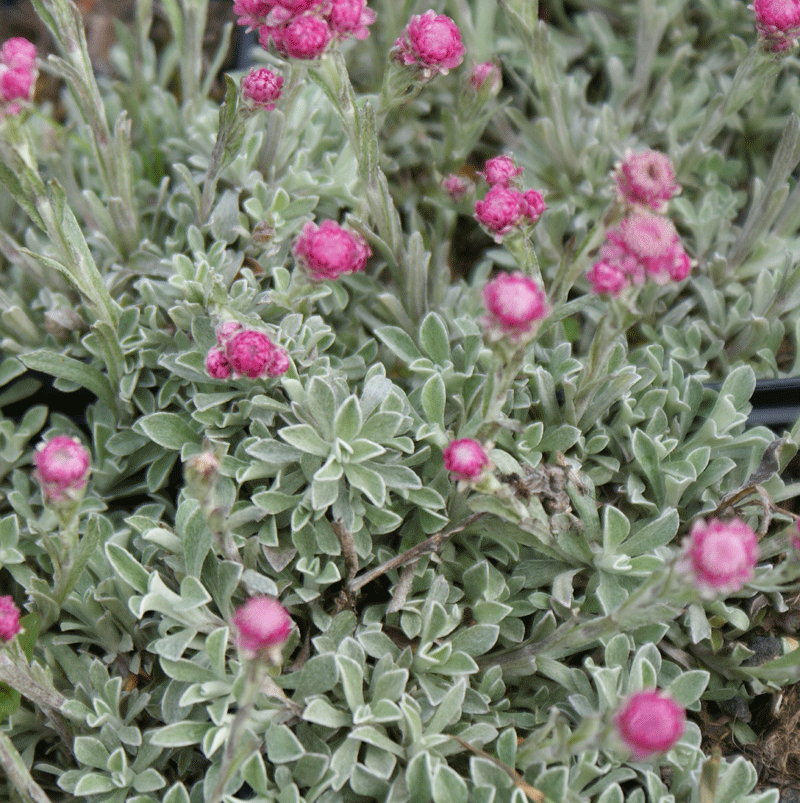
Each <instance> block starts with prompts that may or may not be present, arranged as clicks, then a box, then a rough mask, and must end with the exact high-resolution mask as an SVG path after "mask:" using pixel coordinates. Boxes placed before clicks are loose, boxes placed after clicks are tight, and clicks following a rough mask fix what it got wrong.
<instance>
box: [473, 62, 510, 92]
mask: <svg viewBox="0 0 800 803" xmlns="http://www.w3.org/2000/svg"><path fill="white" fill-rule="evenodd" d="M469 83H470V86H472V88H473V89H474V90H475V91H476V92H480V91H481V89H483V88H484V87H485V86H488V87H489V95H490V96H494V95H496V94H497V93H498V92H499V91H500V87H501V86H502V85H503V78H502V76H501V74H500V68H499V67H498V66H497V65H496V64H495V63H494V62H493V61H484V62H482V63H481V64H476V65H475V66H474V67H473V68H472V73H471V74H470V76H469Z"/></svg>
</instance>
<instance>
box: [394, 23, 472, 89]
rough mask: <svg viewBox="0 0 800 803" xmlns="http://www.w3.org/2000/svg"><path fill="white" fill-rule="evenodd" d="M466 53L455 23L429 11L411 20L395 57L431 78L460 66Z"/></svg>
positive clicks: (395, 46)
mask: <svg viewBox="0 0 800 803" xmlns="http://www.w3.org/2000/svg"><path fill="white" fill-rule="evenodd" d="M466 52H467V51H466V48H465V47H464V43H463V42H462V41H461V31H460V30H459V28H458V26H457V25H456V24H455V22H453V20H451V19H450V17H446V16H445V15H444V14H436V12H435V11H426V12H425V13H424V14H416V15H414V16H413V17H412V18H411V20H410V21H409V23H408V25H407V26H406V29H405V31H403V35H402V36H401V37H399V38H398V39H397V41H395V43H394V47H393V48H392V57H393V58H394V59H395V61H397V62H399V63H400V64H402V65H404V66H406V67H412V68H415V69H418V70H419V71H420V72H421V75H422V77H423V78H425V79H430V78H433V77H434V76H435V75H438V74H439V73H441V74H442V75H446V74H447V73H448V72H449V71H450V70H452V69H455V68H456V67H458V65H459V64H461V62H462V61H463V60H464V54H465V53H466Z"/></svg>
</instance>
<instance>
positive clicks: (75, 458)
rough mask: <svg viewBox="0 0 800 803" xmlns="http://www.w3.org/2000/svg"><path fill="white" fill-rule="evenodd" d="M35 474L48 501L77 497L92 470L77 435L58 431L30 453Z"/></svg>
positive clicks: (87, 454)
mask: <svg viewBox="0 0 800 803" xmlns="http://www.w3.org/2000/svg"><path fill="white" fill-rule="evenodd" d="M33 462H34V463H35V465H36V471H35V472H34V476H35V477H36V479H37V481H38V482H39V484H40V485H41V486H42V495H43V496H44V500H45V502H46V503H47V504H51V505H61V504H64V503H74V502H77V501H80V499H81V498H82V497H83V492H84V490H85V488H86V483H87V482H88V480H89V474H90V473H91V471H92V469H91V464H90V458H89V452H88V450H87V449H86V447H85V446H84V445H83V444H82V443H81V442H80V441H79V440H77V439H76V438H70V437H69V436H67V435H57V436H56V437H55V438H51V439H50V440H49V441H47V443H44V444H40V445H39V447H38V448H37V450H36V451H35V452H34V455H33Z"/></svg>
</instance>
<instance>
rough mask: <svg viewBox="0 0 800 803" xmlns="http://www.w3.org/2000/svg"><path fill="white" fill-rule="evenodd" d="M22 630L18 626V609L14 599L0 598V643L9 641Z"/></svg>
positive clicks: (8, 597)
mask: <svg viewBox="0 0 800 803" xmlns="http://www.w3.org/2000/svg"><path fill="white" fill-rule="evenodd" d="M21 629H22V628H21V627H20V625H19V608H17V606H16V605H15V604H14V598H13V597H11V596H10V595H9V596H4V597H0V641H11V639H13V638H14V636H16V635H17V633H19V631H20V630H21Z"/></svg>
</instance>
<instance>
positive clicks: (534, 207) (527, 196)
mask: <svg viewBox="0 0 800 803" xmlns="http://www.w3.org/2000/svg"><path fill="white" fill-rule="evenodd" d="M522 200H523V201H524V204H525V217H526V218H527V219H528V222H529V223H536V221H537V220H538V219H539V218H540V217H541V216H542V212H544V210H545V209H547V205H546V204H545V202H544V198H542V195H541V193H539V192H536V190H525V192H523V193H522Z"/></svg>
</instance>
